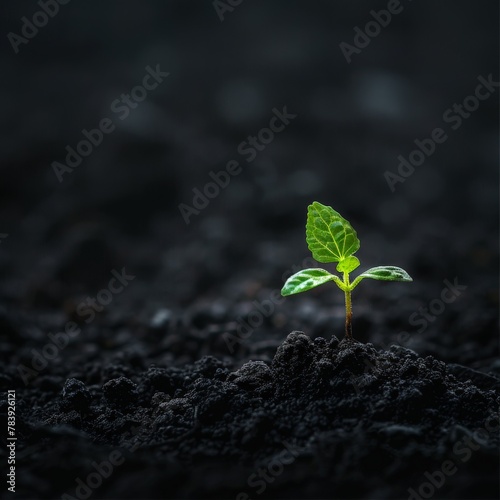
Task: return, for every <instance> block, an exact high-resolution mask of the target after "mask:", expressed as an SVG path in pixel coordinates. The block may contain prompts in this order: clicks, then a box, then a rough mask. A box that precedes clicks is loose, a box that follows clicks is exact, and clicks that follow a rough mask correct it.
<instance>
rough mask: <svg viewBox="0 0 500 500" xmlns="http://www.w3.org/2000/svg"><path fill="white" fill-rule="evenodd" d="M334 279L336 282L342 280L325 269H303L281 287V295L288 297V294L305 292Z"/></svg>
mask: <svg viewBox="0 0 500 500" xmlns="http://www.w3.org/2000/svg"><path fill="white" fill-rule="evenodd" d="M332 280H333V281H335V282H337V281H340V280H339V278H338V277H337V276H334V275H333V274H331V273H329V272H328V271H325V270H324V269H316V268H312V269H303V270H302V271H299V272H298V273H295V274H294V275H293V276H290V278H288V279H287V280H286V283H285V285H284V286H283V288H282V289H281V295H283V296H284V297H286V296H287V295H294V294H296V293H301V292H305V291H307V290H310V289H311V288H314V287H316V286H319V285H322V284H323V283H326V282H327V281H332Z"/></svg>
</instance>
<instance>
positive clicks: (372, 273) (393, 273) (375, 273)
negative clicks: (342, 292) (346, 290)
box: [351, 266, 413, 288]
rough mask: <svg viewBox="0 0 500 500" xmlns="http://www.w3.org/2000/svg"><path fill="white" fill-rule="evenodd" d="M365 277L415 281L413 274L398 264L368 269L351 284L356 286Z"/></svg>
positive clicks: (352, 286)
mask: <svg viewBox="0 0 500 500" xmlns="http://www.w3.org/2000/svg"><path fill="white" fill-rule="evenodd" d="M363 278H371V279H373V280H382V281H413V279H412V278H411V276H410V275H409V274H408V273H407V272H406V271H405V270H404V269H401V268H400V267H396V266H378V267H372V268H371V269H368V270H367V271H365V272H364V273H361V274H360V275H359V276H358V277H357V278H356V279H355V280H354V281H353V282H352V284H351V288H354V287H355V286H356V285H357V284H358V283H359V282H360V281H361V280H362V279H363Z"/></svg>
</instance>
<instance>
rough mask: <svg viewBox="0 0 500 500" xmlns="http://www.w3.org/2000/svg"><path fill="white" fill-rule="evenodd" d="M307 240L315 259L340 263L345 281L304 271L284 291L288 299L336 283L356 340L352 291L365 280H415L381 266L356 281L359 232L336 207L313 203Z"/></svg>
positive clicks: (318, 271)
mask: <svg viewBox="0 0 500 500" xmlns="http://www.w3.org/2000/svg"><path fill="white" fill-rule="evenodd" d="M306 241H307V246H308V247H309V250H310V251H311V253H312V256H313V258H314V259H315V260H317V261H318V262H321V263H329V262H337V268H336V269H337V271H338V272H339V273H342V276H343V279H340V278H339V277H338V276H337V275H335V274H331V273H329V272H328V271H326V270H325V269H318V268H312V269H304V270H302V271H299V272H298V273H296V274H294V275H293V276H290V278H288V279H287V281H286V283H285V285H284V286H283V288H282V290H281V295H283V296H284V297H286V296H288V295H294V294H296V293H301V292H306V291H307V290H310V289H311V288H314V287H317V286H319V285H322V284H323V283H326V282H328V281H333V282H335V284H336V285H337V286H338V287H339V288H340V289H341V290H342V291H343V292H344V294H345V313H346V317H345V336H346V339H348V340H352V305H351V292H352V291H353V290H354V288H356V286H357V285H358V284H359V282H360V281H361V280H362V279H364V278H371V279H374V280H381V281H413V280H412V279H411V277H410V276H409V274H408V273H407V272H406V271H405V270H404V269H401V268H400V267H396V266H378V267H372V268H371V269H368V270H367V271H365V272H364V273H361V274H360V275H359V276H357V277H356V278H355V279H354V280H353V281H351V280H350V277H349V273H351V272H352V271H354V270H355V269H356V268H357V267H358V266H359V264H360V262H359V259H358V258H357V257H355V256H354V253H356V252H357V251H358V250H359V240H358V236H357V234H356V231H355V230H354V229H353V227H352V226H351V224H350V223H349V221H347V220H346V219H344V218H343V217H342V216H341V215H340V214H339V213H338V212H336V211H335V210H334V209H333V208H332V207H327V206H325V205H322V204H321V203H318V202H317V201H315V202H313V203H312V205H309V207H308V210H307V224H306Z"/></svg>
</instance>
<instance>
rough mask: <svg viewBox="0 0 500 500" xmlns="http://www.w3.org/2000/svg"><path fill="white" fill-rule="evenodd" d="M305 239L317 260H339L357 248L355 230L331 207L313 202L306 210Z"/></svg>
mask: <svg viewBox="0 0 500 500" xmlns="http://www.w3.org/2000/svg"><path fill="white" fill-rule="evenodd" d="M306 241H307V246H308V247H309V250H310V251H311V253H312V255H313V257H314V259H315V260H317V261H318V262H323V263H325V262H340V261H342V260H344V259H345V258H346V257H349V256H350V255H352V254H353V253H354V252H356V251H357V250H358V249H359V240H358V237H357V235H356V231H355V230H354V229H353V228H352V226H351V224H349V221H347V220H346V219H344V218H343V217H342V216H341V215H340V214H339V213H338V212H336V211H335V210H334V209H333V208H332V207H327V206H325V205H322V204H321V203H318V202H317V201H315V202H313V203H312V205H309V207H308V210H307V224H306Z"/></svg>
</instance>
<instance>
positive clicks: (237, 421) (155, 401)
mask: <svg viewBox="0 0 500 500" xmlns="http://www.w3.org/2000/svg"><path fill="white" fill-rule="evenodd" d="M93 357H94V356H93V355H92V354H89V355H87V356H85V355H83V356H82V357H81V361H82V367H81V368H80V369H74V370H73V373H72V374H71V378H68V379H66V380H65V378H64V377H63V376H61V375H58V374H57V375H41V376H40V377H39V378H38V379H37V380H36V382H35V383H34V384H33V388H32V389H31V390H25V391H23V392H22V398H21V399H20V402H19V406H18V411H19V412H20V413H22V414H25V413H26V412H27V409H28V408H31V409H32V410H31V412H30V414H29V417H28V418H23V419H22V420H21V421H20V422H19V423H20V428H19V431H20V439H22V442H23V449H24V450H26V451H25V452H24V453H23V455H25V454H26V453H28V452H29V456H30V458H31V460H29V461H27V463H26V465H24V466H23V467H22V477H23V478H24V480H25V481H26V480H28V481H29V482H30V483H31V484H37V490H38V492H39V495H40V496H41V497H43V498H52V497H54V496H56V495H57V496H59V495H61V494H62V493H63V492H67V493H69V494H71V495H73V496H75V488H76V486H78V484H77V483H75V479H76V478H77V477H80V478H81V479H83V480H84V481H85V479H86V477H87V476H88V474H89V473H91V472H93V471H94V470H93V469H92V467H91V468H90V469H89V467H88V463H89V462H92V461H95V462H97V463H101V462H102V461H103V460H106V459H107V458H108V456H109V454H110V450H113V449H115V450H118V451H119V452H120V453H121V454H122V455H123V457H124V458H125V461H124V463H123V464H120V465H119V466H118V467H117V468H116V470H115V472H114V473H113V475H112V476H111V477H110V478H109V479H106V481H105V484H104V486H102V487H101V489H100V490H99V497H100V498H101V497H102V498H160V497H161V498H239V499H243V498H255V497H256V496H258V495H261V497H262V498H404V497H406V496H408V488H410V487H413V488H416V489H418V488H419V487H420V486H421V484H422V483H423V482H428V478H426V477H425V476H424V473H425V472H427V473H435V471H438V470H439V471H441V470H442V466H443V463H444V462H445V461H446V460H451V461H452V464H453V466H452V471H453V472H454V474H452V475H451V476H450V477H447V478H446V481H445V484H444V485H443V486H442V487H440V488H439V493H438V495H439V497H442V496H443V495H446V496H447V497H449V498H488V497H493V495H494V492H495V491H496V489H497V486H498V483H497V481H496V474H497V472H498V467H499V462H498V446H499V439H498V426H499V425H500V423H499V418H498V405H499V403H500V378H498V377H493V376H489V375H485V374H482V373H479V372H476V371H474V370H470V369H467V368H463V367H460V366H457V365H448V366H447V365H446V364H445V363H443V362H441V361H438V360H436V359H435V358H434V357H432V356H427V357H425V358H423V357H419V356H418V355H417V354H416V353H415V352H414V351H412V350H409V349H406V348H401V347H396V346H394V347H392V348H391V349H389V350H388V351H380V350H377V349H375V348H374V346H373V345H372V344H362V343H359V342H356V341H355V342H347V341H342V342H339V341H338V340H337V338H336V337H333V338H332V339H331V340H326V339H324V338H322V337H317V338H316V339H315V340H314V341H313V340H311V339H310V337H308V336H307V335H305V334H303V333H301V332H293V333H291V334H290V335H289V336H288V337H287V339H286V340H285V342H284V343H283V344H282V345H281V346H280V347H279V349H278V351H277V353H276V355H275V356H274V359H273V360H272V362H271V363H265V362H263V361H249V362H247V363H245V364H244V365H243V366H242V367H241V368H239V369H238V370H232V369H231V367H229V366H227V364H225V363H223V362H221V361H220V360H217V359H216V358H214V357H212V356H206V357H204V358H202V359H200V360H199V361H197V362H196V363H194V364H192V365H186V366H183V367H182V368H174V367H171V368H163V367H159V366H150V367H149V368H147V366H148V361H149V360H148V359H147V357H140V358H139V357H137V356H135V357H133V358H130V359H127V360H123V361H121V362H116V361H115V362H111V363H106V364H104V363H101V362H99V361H94V362H92V361H91V360H92V358H93ZM7 381H8V384H7V385H9V386H10V387H12V384H13V383H12V381H11V380H10V377H9V376H7V377H5V376H4V382H7ZM61 386H64V387H63V390H62V391H61V390H60V388H61ZM485 426H488V429H489V430H487V429H485ZM478 441H479V443H480V444H479V445H478ZM457 443H459V444H458V445H457ZM457 446H458V447H457ZM75 450H78V453H75ZM23 461H25V459H23ZM450 467H451V466H450ZM305 477H307V485H304V478H305ZM55 478H58V479H57V485H58V488H57V490H55V489H54V484H55V482H54V479H55ZM472 478H474V480H473V481H472V480H471V479H472ZM437 490H438V489H436V491H437ZM424 492H425V490H424ZM19 493H20V494H21V495H23V496H24V495H26V496H30V493H31V492H30V491H29V490H27V489H26V490H25V489H24V488H23V487H22V486H21V487H20V489H19ZM238 493H241V495H240V496H238ZM245 494H246V495H248V496H245Z"/></svg>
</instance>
